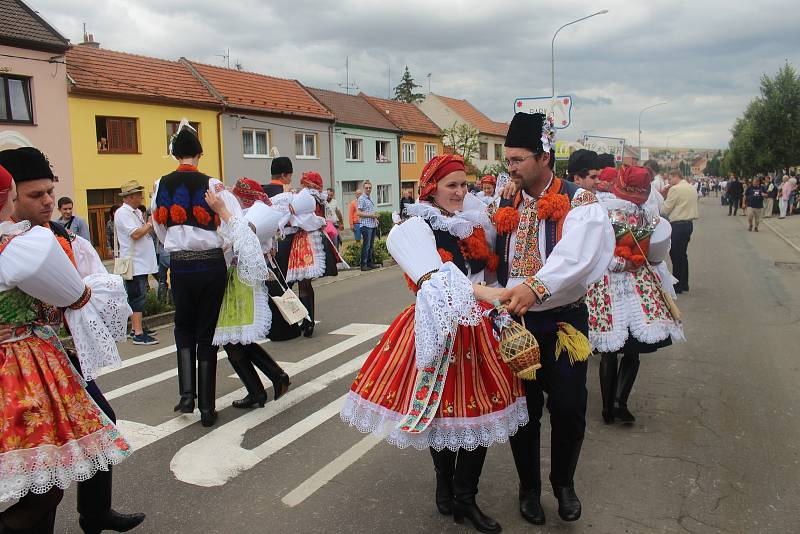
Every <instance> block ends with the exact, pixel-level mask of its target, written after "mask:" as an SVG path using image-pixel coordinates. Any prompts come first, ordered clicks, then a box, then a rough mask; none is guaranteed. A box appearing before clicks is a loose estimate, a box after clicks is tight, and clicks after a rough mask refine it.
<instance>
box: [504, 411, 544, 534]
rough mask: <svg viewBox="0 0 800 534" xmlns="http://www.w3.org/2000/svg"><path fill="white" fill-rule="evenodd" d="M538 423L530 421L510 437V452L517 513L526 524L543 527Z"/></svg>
mask: <svg viewBox="0 0 800 534" xmlns="http://www.w3.org/2000/svg"><path fill="white" fill-rule="evenodd" d="M539 429H540V426H539V423H538V421H536V422H534V421H530V422H529V423H528V424H527V425H525V426H523V427H521V428H519V429H517V433H516V434H514V435H513V436H511V438H510V439H509V441H510V442H511V452H512V454H513V455H514V465H516V467H517V474H518V475H519V513H520V515H522V517H523V518H524V519H525V521H527V522H528V523H533V524H534V525H544V523H545V516H544V509H543V508H542V503H541V501H540V496H541V494H542V480H541V475H540V472H539V471H540V465H539V463H540V462H539Z"/></svg>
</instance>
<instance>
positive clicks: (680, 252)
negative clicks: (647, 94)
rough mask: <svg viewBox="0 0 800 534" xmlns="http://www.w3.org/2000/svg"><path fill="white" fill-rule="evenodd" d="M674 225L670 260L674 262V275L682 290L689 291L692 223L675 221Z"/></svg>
mask: <svg viewBox="0 0 800 534" xmlns="http://www.w3.org/2000/svg"><path fill="white" fill-rule="evenodd" d="M671 225H672V247H671V248H670V249H669V258H670V260H672V274H673V275H674V276H675V278H677V279H678V283H677V284H676V285H677V286H678V287H680V288H681V289H689V256H688V254H687V249H688V248H689V239H691V237H692V230H693V229H694V224H692V221H675V222H673V223H671Z"/></svg>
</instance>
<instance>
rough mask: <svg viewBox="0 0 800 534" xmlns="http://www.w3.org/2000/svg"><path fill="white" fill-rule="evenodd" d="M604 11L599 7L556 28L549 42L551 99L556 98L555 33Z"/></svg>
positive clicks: (603, 13) (605, 11) (604, 12)
mask: <svg viewBox="0 0 800 534" xmlns="http://www.w3.org/2000/svg"><path fill="white" fill-rule="evenodd" d="M606 13H608V10H607V9H601V10H600V11H598V12H597V13H592V14H591V15H586V16H585V17H582V18H579V19H576V20H573V21H572V22H567V23H566V24H564V25H563V26H561V27H560V28H559V29H557V30H556V33H554V34H553V40H552V41H551V42H550V81H551V86H552V95H551V98H552V100H553V101H555V99H556V52H555V47H556V35H558V32H560V31H561V30H563V29H564V28H566V27H567V26H571V25H572V24H575V23H576V22H580V21H582V20H586V19H589V18H592V17H594V16H596V15H605V14H606Z"/></svg>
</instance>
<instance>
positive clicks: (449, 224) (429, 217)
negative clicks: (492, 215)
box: [405, 197, 490, 239]
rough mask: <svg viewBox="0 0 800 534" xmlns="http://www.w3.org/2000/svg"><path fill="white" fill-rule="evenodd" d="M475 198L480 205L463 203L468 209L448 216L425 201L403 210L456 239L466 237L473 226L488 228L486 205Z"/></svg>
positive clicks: (470, 233)
mask: <svg viewBox="0 0 800 534" xmlns="http://www.w3.org/2000/svg"><path fill="white" fill-rule="evenodd" d="M473 198H474V197H473ZM475 200H476V201H477V202H478V204H480V206H476V207H475V208H472V206H466V205H465V208H467V207H468V208H470V209H465V210H464V211H459V212H456V213H455V214H454V215H452V216H449V217H448V216H446V215H444V214H442V212H441V211H440V210H439V208H437V207H435V206H433V205H431V204H430V203H429V202H425V201H420V202H417V203H415V204H408V205H406V208H405V212H406V215H408V216H409V217H414V216H417V217H422V218H423V219H425V220H426V221H427V222H428V223H429V224H430V225H431V228H433V229H434V230H441V231H444V232H447V233H449V234H450V235H452V236H455V237H457V238H458V239H466V238H468V237H469V236H471V235H472V231H473V229H474V228H476V227H482V228H488V227H489V225H490V221H489V215H488V214H487V213H486V206H485V205H484V204H483V203H482V202H480V200H478V199H477V198H476V199H475ZM465 202H466V199H465Z"/></svg>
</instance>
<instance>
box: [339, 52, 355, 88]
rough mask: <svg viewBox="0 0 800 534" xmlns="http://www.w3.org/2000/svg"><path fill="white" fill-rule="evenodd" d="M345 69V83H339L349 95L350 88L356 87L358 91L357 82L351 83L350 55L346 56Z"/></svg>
mask: <svg viewBox="0 0 800 534" xmlns="http://www.w3.org/2000/svg"><path fill="white" fill-rule="evenodd" d="M344 70H345V82H344V84H341V83H340V84H338V85H339V87H340V88H342V89H344V90H345V92H346V93H347V94H348V95H349V94H350V89H355V90H356V91H358V84H357V83H356V82H353V83H350V56H345V58H344Z"/></svg>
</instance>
